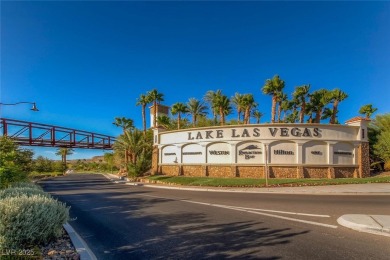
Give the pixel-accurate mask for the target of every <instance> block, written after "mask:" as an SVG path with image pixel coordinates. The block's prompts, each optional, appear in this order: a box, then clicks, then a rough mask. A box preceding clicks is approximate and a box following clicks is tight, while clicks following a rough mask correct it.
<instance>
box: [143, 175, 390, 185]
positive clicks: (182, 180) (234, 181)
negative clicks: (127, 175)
mask: <svg viewBox="0 0 390 260" xmlns="http://www.w3.org/2000/svg"><path fill="white" fill-rule="evenodd" d="M148 179H149V180H153V181H157V182H160V183H167V184H174V185H186V186H209V187H264V186H265V179H246V178H245V179H244V178H209V177H184V176H164V175H156V176H150V177H148ZM364 183H390V176H386V177H369V178H362V179H360V178H358V179H355V178H340V179H269V180H268V184H269V186H274V187H280V186H282V187H283V186H284V187H295V186H318V185H337V184H364Z"/></svg>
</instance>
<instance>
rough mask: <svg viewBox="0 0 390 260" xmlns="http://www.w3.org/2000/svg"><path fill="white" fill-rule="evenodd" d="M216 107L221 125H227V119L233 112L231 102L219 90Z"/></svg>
mask: <svg viewBox="0 0 390 260" xmlns="http://www.w3.org/2000/svg"><path fill="white" fill-rule="evenodd" d="M214 104H215V107H217V108H218V112H219V117H220V124H221V125H225V117H226V116H227V115H229V114H230V113H231V111H232V107H231V106H230V100H229V98H228V97H227V96H225V95H223V94H222V91H221V90H217V92H216V94H215V100H214Z"/></svg>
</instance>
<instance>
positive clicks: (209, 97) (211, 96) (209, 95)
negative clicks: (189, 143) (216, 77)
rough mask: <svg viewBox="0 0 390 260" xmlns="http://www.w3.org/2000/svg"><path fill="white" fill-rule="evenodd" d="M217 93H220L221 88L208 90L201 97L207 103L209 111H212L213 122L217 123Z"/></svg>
mask: <svg viewBox="0 0 390 260" xmlns="http://www.w3.org/2000/svg"><path fill="white" fill-rule="evenodd" d="M218 93H221V90H217V91H213V90H209V91H207V92H206V95H205V96H204V97H203V100H204V101H206V102H207V103H209V105H210V108H211V111H212V113H213V118H214V124H217V115H218V113H219V109H218V106H217V105H216V99H217V95H218Z"/></svg>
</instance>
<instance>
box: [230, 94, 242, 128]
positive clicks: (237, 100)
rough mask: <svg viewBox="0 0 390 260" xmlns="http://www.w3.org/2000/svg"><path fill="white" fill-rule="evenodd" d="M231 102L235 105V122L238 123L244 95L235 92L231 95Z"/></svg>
mask: <svg viewBox="0 0 390 260" xmlns="http://www.w3.org/2000/svg"><path fill="white" fill-rule="evenodd" d="M230 100H231V102H232V104H233V105H234V106H235V107H236V110H237V122H238V123H240V120H241V112H242V111H243V110H244V104H243V101H244V95H243V94H240V93H238V92H236V93H235V94H234V96H232V97H231V99H230Z"/></svg>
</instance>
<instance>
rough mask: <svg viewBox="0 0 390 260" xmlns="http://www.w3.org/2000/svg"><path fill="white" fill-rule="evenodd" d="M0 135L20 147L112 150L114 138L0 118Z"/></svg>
mask: <svg viewBox="0 0 390 260" xmlns="http://www.w3.org/2000/svg"><path fill="white" fill-rule="evenodd" d="M0 134H1V135H3V136H8V137H10V138H12V139H13V140H14V141H15V142H16V143H18V144H19V145H22V146H46V147H64V148H87V149H107V150H110V149H112V145H113V144H114V142H115V137H112V136H108V135H103V134H97V133H92V132H88V131H82V130H76V129H71V128H65V127H60V126H53V125H45V124H39V123H32V122H26V121H19V120H13V119H6V118H0Z"/></svg>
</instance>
